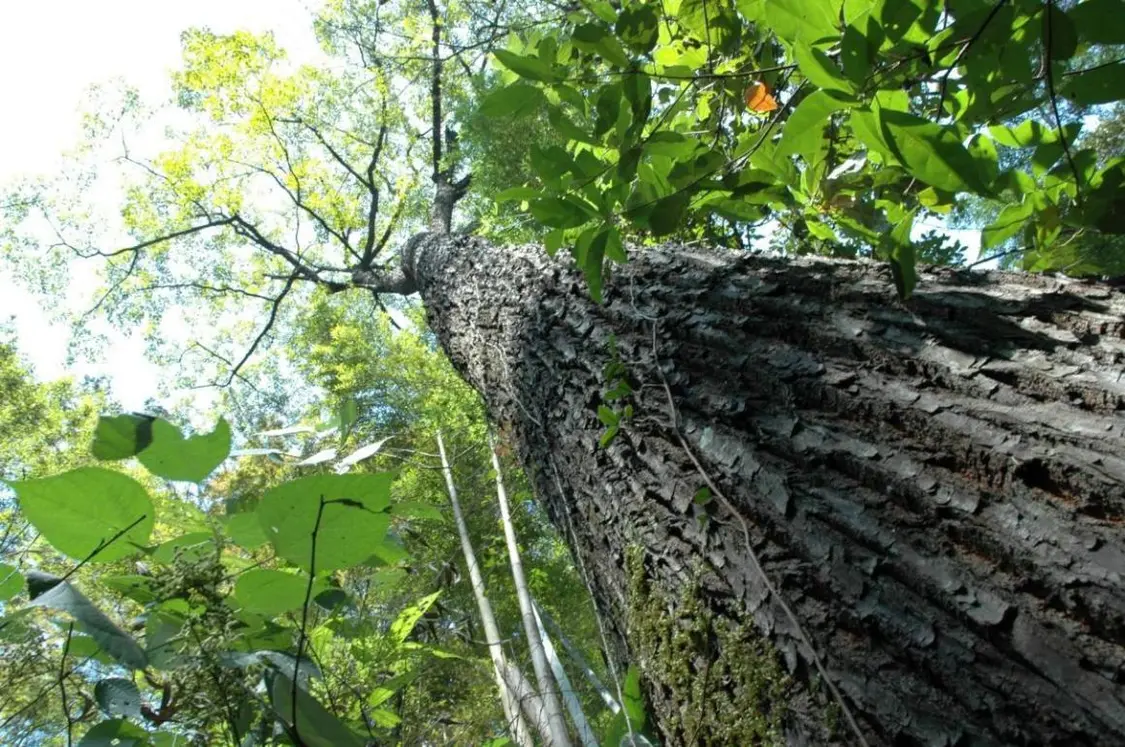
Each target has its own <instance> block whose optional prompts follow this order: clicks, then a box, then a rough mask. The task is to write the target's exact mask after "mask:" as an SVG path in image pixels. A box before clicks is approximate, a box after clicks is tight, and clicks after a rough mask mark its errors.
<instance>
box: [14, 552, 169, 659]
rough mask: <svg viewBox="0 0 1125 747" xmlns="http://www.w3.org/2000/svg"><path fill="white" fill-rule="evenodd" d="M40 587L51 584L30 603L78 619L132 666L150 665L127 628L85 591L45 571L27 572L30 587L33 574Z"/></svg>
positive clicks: (105, 647) (104, 646) (116, 656)
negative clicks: (113, 618)
mask: <svg viewBox="0 0 1125 747" xmlns="http://www.w3.org/2000/svg"><path fill="white" fill-rule="evenodd" d="M33 576H34V577H35V583H36V584H37V587H38V588H44V587H46V586H48V585H49V584H50V587H49V588H48V589H47V590H46V591H44V592H43V593H41V594H37V595H35V596H34V597H33V598H32V600H31V602H30V603H29V605H28V606H31V607H45V608H47V609H53V610H59V611H60V612H66V613H67V614H69V615H70V616H71V617H73V618H74V619H75V621H76V622H78V624H79V625H80V626H81V628H82V630H83V631H84V632H86V633H88V634H89V635H90V636H91V637H92V638H93V639H94V640H95V641H97V642H98V645H99V646H101V647H102V650H103V651H105V652H106V653H107V654H109V655H110V656H112V657H113V658H114V659H116V660H117V661H119V662H120V663H121V664H124V665H125V666H126V667H128V668H130V669H144V668H145V667H146V666H148V660H147V658H146V657H145V652H144V651H143V650H142V649H141V647H140V645H138V644H137V642H136V641H135V640H133V638H132V637H131V636H130V635H129V634H128V633H126V632H125V631H123V630H121V629H120V628H118V627H117V626H116V625H114V624H113V621H112V620H110V619H109V618H108V617H106V616H105V615H104V614H103V613H102V611H101V610H99V609H98V608H97V607H95V606H94V605H93V603H92V602H90V600H89V599H87V598H86V597H85V596H84V595H83V594H82V592H80V591H78V589H75V588H74V587H73V586H71V585H70V582H68V581H62V580H60V579H58V578H55V577H52V576H50V575H48V574H45V573H39V572H33V573H29V574H28V581H29V587H30V585H31V581H32V577H33Z"/></svg>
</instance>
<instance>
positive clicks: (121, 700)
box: [94, 677, 141, 719]
mask: <svg viewBox="0 0 1125 747" xmlns="http://www.w3.org/2000/svg"><path fill="white" fill-rule="evenodd" d="M94 700H96V701H97V703H98V707H99V708H101V709H102V711H103V712H104V713H105V714H106V715H107V716H125V717H129V718H136V719H139V718H140V717H141V691H140V690H138V689H137V686H136V685H134V684H133V682H132V680H127V679H124V678H122V677H109V678H107V679H104V680H100V681H98V683H97V684H96V685H94Z"/></svg>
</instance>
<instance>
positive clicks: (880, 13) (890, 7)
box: [872, 0, 925, 42]
mask: <svg viewBox="0 0 1125 747" xmlns="http://www.w3.org/2000/svg"><path fill="white" fill-rule="evenodd" d="M924 1H925V0H882V2H879V3H877V4H876V7H875V8H874V10H873V11H872V12H873V15H875V16H876V17H877V18H878V19H879V23H880V25H881V26H882V28H883V31H884V33H885V34H886V36H887V39H889V40H890V41H892V42H897V41H899V40H900V39H902V38H903V37H904V36H906V33H907V32H908V31H909V30H910V27H911V26H913V25H914V22H915V21H917V20H918V19H919V18H920V17H921V16H922V12H923V9H924V8H923V5H922V4H921V3H923V2H924Z"/></svg>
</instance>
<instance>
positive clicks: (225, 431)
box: [137, 418, 230, 482]
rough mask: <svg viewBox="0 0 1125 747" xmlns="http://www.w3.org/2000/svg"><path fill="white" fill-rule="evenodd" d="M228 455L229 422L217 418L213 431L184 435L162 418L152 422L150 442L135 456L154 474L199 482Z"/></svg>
mask: <svg viewBox="0 0 1125 747" xmlns="http://www.w3.org/2000/svg"><path fill="white" fill-rule="evenodd" d="M229 454H230V425H228V424H227V421H226V420H223V419H222V418H220V419H219V422H218V424H217V425H216V426H215V430H213V431H211V432H210V433H200V434H198V435H195V436H189V437H187V438H184V436H183V434H182V433H180V429H179V428H177V427H176V426H174V425H172V424H171V423H169V422H168V421H166V420H164V419H158V420H156V421H155V422H154V423H153V424H152V443H151V444H150V445H149V446H148V448H146V449H145V450H144V451H142V452H141V453H140V454H138V455H137V458H138V459H140V460H141V464H143V465H144V466H145V468H146V469H147V470H148V471H149V472H151V473H152V474H154V475H159V476H160V477H164V478H167V479H169V480H181V481H184V482H202V481H203V479H204V478H206V477H207V475H209V474H211V472H212V471H213V470H214V469H215V468H216V467H218V466H219V465H220V464H221V463H222V462H223V460H224V459H226V458H227V456H228V455H229Z"/></svg>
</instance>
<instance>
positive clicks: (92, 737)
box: [78, 718, 148, 747]
mask: <svg viewBox="0 0 1125 747" xmlns="http://www.w3.org/2000/svg"><path fill="white" fill-rule="evenodd" d="M147 745H148V732H146V731H145V730H144V729H142V728H141V727H139V726H137V725H136V724H131V723H129V722H128V721H126V720H124V719H119V718H115V719H112V720H110V721H102V722H101V723H99V724H94V726H93V727H92V728H91V729H90V731H88V732H86V734H85V736H83V737H82V741H81V742H79V743H78V747H147Z"/></svg>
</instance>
